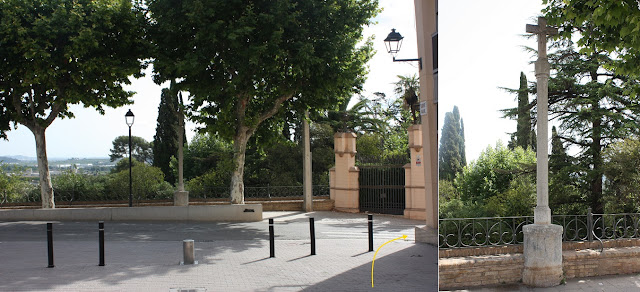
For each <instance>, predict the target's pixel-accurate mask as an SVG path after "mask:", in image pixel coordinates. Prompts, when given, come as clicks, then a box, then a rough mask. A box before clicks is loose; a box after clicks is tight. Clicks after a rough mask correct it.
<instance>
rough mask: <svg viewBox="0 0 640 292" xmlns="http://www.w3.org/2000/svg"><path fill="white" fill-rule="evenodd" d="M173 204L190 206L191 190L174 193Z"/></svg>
mask: <svg viewBox="0 0 640 292" xmlns="http://www.w3.org/2000/svg"><path fill="white" fill-rule="evenodd" d="M173 205H174V206H188V205H189V192H187V191H176V192H174V193H173Z"/></svg>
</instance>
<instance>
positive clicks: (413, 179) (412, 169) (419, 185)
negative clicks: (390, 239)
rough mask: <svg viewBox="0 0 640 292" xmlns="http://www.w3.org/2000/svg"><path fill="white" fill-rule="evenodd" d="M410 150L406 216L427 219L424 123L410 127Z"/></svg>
mask: <svg viewBox="0 0 640 292" xmlns="http://www.w3.org/2000/svg"><path fill="white" fill-rule="evenodd" d="M409 150H410V152H411V162H409V163H408V164H406V165H405V166H404V170H405V197H406V199H405V209H404V217H405V218H409V219H419V220H425V219H427V215H426V211H425V208H426V202H425V198H426V196H425V189H424V161H423V159H424V157H423V156H424V151H422V125H411V126H410V127H409Z"/></svg>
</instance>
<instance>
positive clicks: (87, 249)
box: [0, 212, 437, 291]
mask: <svg viewBox="0 0 640 292" xmlns="http://www.w3.org/2000/svg"><path fill="white" fill-rule="evenodd" d="M286 214H289V213H286ZM281 215H282V212H280V213H265V217H266V218H268V217H276V218H277V217H279V216H281ZM294 215H295V214H294ZM320 215H321V216H323V217H324V218H325V221H327V220H328V221H327V222H329V223H335V224H333V225H334V226H333V227H332V228H333V229H331V230H330V231H327V232H326V233H322V231H321V230H322V224H318V222H317V223H316V233H322V234H319V237H320V238H319V239H318V240H317V243H316V249H317V255H314V256H310V255H309V254H310V243H309V240H308V239H296V238H302V237H303V236H297V237H296V236H293V235H288V234H286V233H287V232H299V231H298V230H296V229H290V230H287V228H279V229H278V230H277V231H276V235H278V236H279V237H281V238H278V237H276V250H275V253H276V257H275V258H269V242H268V240H266V239H256V238H258V237H263V236H262V234H261V235H260V236H251V234H250V233H252V232H257V231H255V230H253V229H251V228H240V227H234V225H233V224H230V226H231V227H230V228H228V229H225V232H227V233H225V234H235V233H237V232H244V233H248V236H246V237H247V238H252V239H236V240H225V239H224V238H221V239H220V240H204V241H198V240H196V242H195V254H196V260H197V261H198V264H197V265H187V266H181V265H179V262H180V261H181V260H182V241H181V240H150V241H145V240H144V238H143V239H141V238H139V236H138V237H136V236H135V235H133V234H132V235H131V238H132V240H123V239H122V237H125V238H126V237H127V236H128V234H119V235H118V236H120V239H119V240H114V241H109V237H108V236H107V241H106V244H105V245H106V255H105V258H106V266H104V267H100V266H98V245H97V240H96V241H89V240H86V239H85V240H69V239H68V238H67V239H65V238H64V236H60V237H61V238H63V239H60V240H55V239H56V234H55V227H54V254H55V268H51V269H50V268H46V266H47V249H46V235H45V234H44V232H43V234H42V238H41V239H40V240H36V239H28V238H27V239H23V240H22V237H20V238H18V239H17V240H15V241H14V240H10V239H8V238H4V239H3V238H0V291H179V289H194V288H202V290H200V291H369V290H377V291H436V290H437V288H436V287H437V248H436V247H434V246H431V245H427V244H416V243H414V242H413V240H406V241H403V240H396V241H394V242H391V243H389V244H387V245H385V246H384V247H383V248H382V249H380V251H379V252H378V255H377V257H376V261H375V270H374V273H375V274H374V281H375V282H374V283H375V288H372V287H371V261H372V259H373V252H368V243H367V239H366V236H363V234H362V233H353V230H352V229H344V231H340V228H341V227H340V226H339V224H338V223H339V222H345V221H346V222H352V221H354V220H359V221H358V222H360V221H362V222H364V221H363V220H364V219H360V218H359V217H362V214H353V215H352V214H340V213H332V212H323V213H321V214H320ZM300 216H302V215H300ZM389 218H390V219H389ZM387 219H389V220H387V222H388V224H387V225H385V226H376V231H377V232H378V233H379V234H380V236H379V237H378V238H377V239H376V240H375V242H374V247H375V249H377V248H378V247H379V246H380V245H382V244H383V243H385V242H387V241H388V240H389V239H390V238H395V236H400V235H401V234H402V233H405V234H407V233H410V234H407V235H410V238H408V239H412V237H413V230H409V229H407V228H406V226H405V227H403V228H404V229H400V228H397V227H394V224H393V222H395V221H394V220H396V219H394V218H393V217H388V218H387ZM289 220H292V219H290V218H289ZM293 220H294V221H295V220H296V219H295V218H294V219H293ZM331 220H333V221H331ZM350 220H351V221H350ZM397 220H404V219H397ZM389 222H390V223H389ZM402 222H403V223H406V222H414V223H415V224H416V225H420V224H421V221H407V220H404V221H402ZM3 224H4V225H0V228H3V226H8V225H11V224H13V223H11V222H5V223H3ZM108 224H109V223H106V225H107V227H106V228H107V230H108V226H109V225H108ZM163 224H166V227H167V228H166V230H167V231H165V235H166V233H167V232H173V231H172V230H175V229H176V228H173V227H175V225H176V224H177V223H163ZM182 224H184V223H182ZM180 226H183V225H180ZM403 226H404V225H403ZM265 227H266V225H265ZM120 233H124V232H120ZM351 233H353V234H351ZM107 235H108V233H107ZM182 235H183V234H180V236H182ZM3 236H11V235H10V234H9V235H6V233H3ZM16 236H17V235H16ZM167 237H168V238H169V237H170V236H167ZM16 238H17V237H16ZM240 238H244V237H240ZM282 238H284V239H282ZM286 238H293V239H286ZM183 239H187V238H183Z"/></svg>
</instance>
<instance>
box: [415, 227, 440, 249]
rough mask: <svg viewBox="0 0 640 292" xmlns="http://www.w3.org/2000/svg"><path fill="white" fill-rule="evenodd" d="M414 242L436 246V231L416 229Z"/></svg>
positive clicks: (432, 229) (425, 228) (426, 228)
mask: <svg viewBox="0 0 640 292" xmlns="http://www.w3.org/2000/svg"><path fill="white" fill-rule="evenodd" d="M416 242H421V243H428V244H431V245H433V246H435V247H437V246H438V230H436V229H434V228H430V227H427V226H425V227H416Z"/></svg>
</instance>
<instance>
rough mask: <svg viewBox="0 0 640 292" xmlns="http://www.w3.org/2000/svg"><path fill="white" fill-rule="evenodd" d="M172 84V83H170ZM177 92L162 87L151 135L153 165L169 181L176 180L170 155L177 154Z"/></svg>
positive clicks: (173, 181)
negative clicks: (156, 120)
mask: <svg viewBox="0 0 640 292" xmlns="http://www.w3.org/2000/svg"><path fill="white" fill-rule="evenodd" d="M172 85H173V84H172ZM180 130H181V129H179V126H178V94H177V92H175V90H172V89H167V88H165V89H162V94H161V95H160V105H159V106H158V123H157V125H156V135H155V136H153V166H155V167H159V168H160V169H161V170H162V173H164V178H165V180H166V181H167V182H169V183H172V184H173V183H175V182H176V180H177V179H176V176H175V175H174V174H173V171H172V170H171V166H170V162H171V157H174V156H178V131H180Z"/></svg>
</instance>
